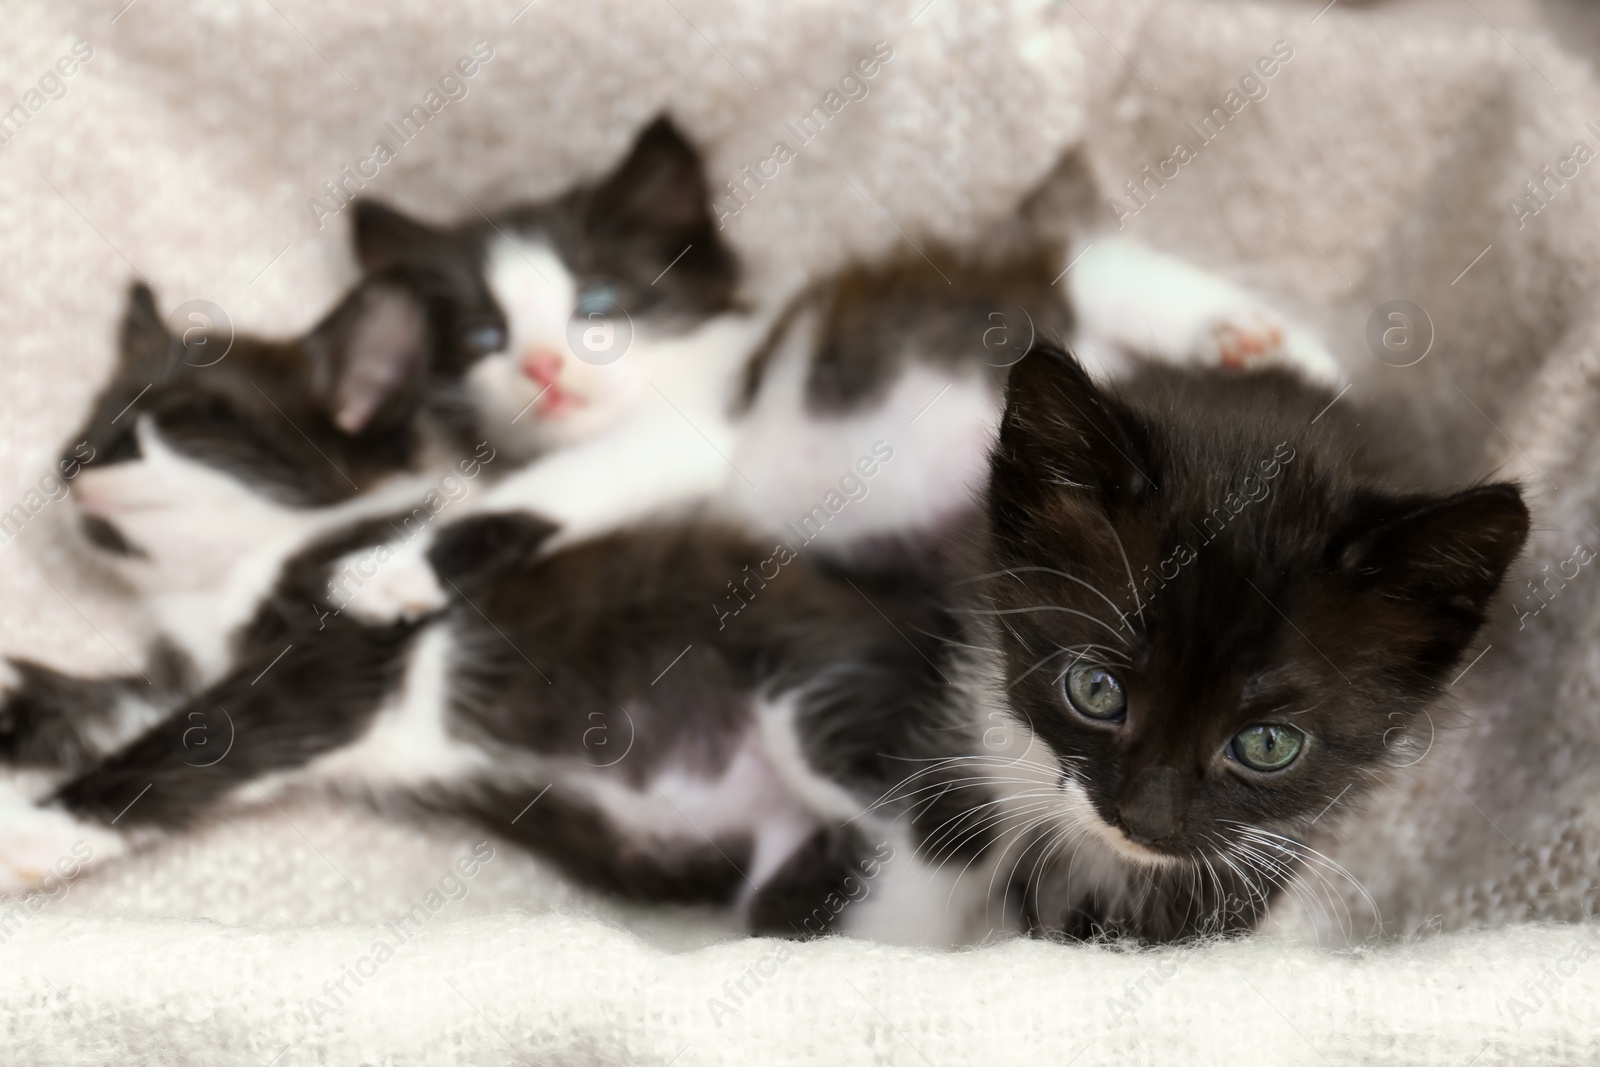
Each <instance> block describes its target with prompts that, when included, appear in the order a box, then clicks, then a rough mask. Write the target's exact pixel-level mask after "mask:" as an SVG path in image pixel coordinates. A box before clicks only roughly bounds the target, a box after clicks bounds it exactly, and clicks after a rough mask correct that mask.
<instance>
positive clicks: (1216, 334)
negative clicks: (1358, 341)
mask: <svg viewBox="0 0 1600 1067" xmlns="http://www.w3.org/2000/svg"><path fill="white" fill-rule="evenodd" d="M1195 348H1196V354H1197V355H1198V356H1199V358H1200V360H1201V362H1203V363H1208V364H1212V365H1215V366H1219V367H1225V368H1227V369H1228V370H1255V369H1257V368H1261V367H1285V368H1288V369H1290V370H1295V371H1298V372H1299V373H1300V374H1301V375H1303V376H1304V377H1306V378H1308V379H1310V380H1311V381H1314V382H1316V383H1318V384H1320V385H1337V384H1339V382H1340V380H1341V375H1340V373H1339V364H1338V362H1337V361H1335V360H1334V358H1333V355H1332V354H1331V353H1330V352H1328V350H1327V349H1325V348H1323V347H1322V345H1321V344H1319V343H1318V342H1317V340H1316V338H1314V337H1312V336H1311V335H1310V334H1309V333H1307V332H1306V331H1305V330H1301V329H1299V328H1297V327H1294V326H1290V325H1289V324H1288V323H1287V322H1285V321H1283V320H1282V319H1279V318H1278V317H1277V316H1275V315H1273V314H1272V313H1271V312H1269V311H1266V310H1264V309H1254V310H1249V311H1238V312H1233V313H1230V314H1227V315H1224V316H1222V317H1221V318H1218V319H1217V320H1215V321H1214V322H1212V323H1211V324H1210V325H1209V326H1208V327H1207V328H1206V329H1205V330H1204V331H1203V332H1202V334H1201V336H1200V338H1199V340H1198V341H1197V343H1196V346H1195Z"/></svg>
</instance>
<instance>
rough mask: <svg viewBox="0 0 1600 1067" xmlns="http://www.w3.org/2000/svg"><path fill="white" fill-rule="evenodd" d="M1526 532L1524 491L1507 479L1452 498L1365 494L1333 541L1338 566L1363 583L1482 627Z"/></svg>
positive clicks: (1526, 514) (1397, 597) (1468, 638)
mask: <svg viewBox="0 0 1600 1067" xmlns="http://www.w3.org/2000/svg"><path fill="white" fill-rule="evenodd" d="M1527 537H1528V507H1527V505H1526V504H1524V503H1523V501H1522V493H1521V492H1520V491H1519V490H1518V489H1517V487H1516V486H1515V485H1510V484H1504V483H1502V484H1497V485H1485V486H1479V487H1477V488H1474V489H1467V490H1464V491H1462V492H1459V493H1456V494H1454V495H1451V496H1446V497H1431V498H1430V497H1399V498H1396V497H1379V496H1369V497H1366V498H1363V499H1360V500H1358V501H1356V502H1355V504H1354V506H1353V517H1352V518H1351V519H1350V520H1349V521H1348V522H1347V523H1346V525H1345V528H1344V531H1343V532H1342V533H1341V534H1340V535H1339V536H1338V537H1336V538H1335V539H1334V541H1333V544H1332V546H1331V547H1332V550H1333V560H1334V565H1335V566H1336V567H1337V568H1338V569H1339V570H1340V571H1341V572H1343V573H1344V574H1346V575H1349V576H1351V577H1352V578H1354V579H1355V580H1356V581H1357V582H1359V583H1360V584H1362V585H1367V586H1370V587H1374V588H1377V589H1379V590H1381V591H1382V592H1383V594H1384V595H1385V596H1387V597H1392V598H1395V599H1399V600H1405V601H1411V602H1413V603H1417V604H1420V605H1422V606H1424V607H1426V608H1428V609H1430V610H1433V611H1438V612H1443V613H1445V614H1448V615H1452V616H1456V617H1458V618H1459V619H1460V620H1461V621H1462V622H1463V623H1467V622H1470V627H1471V630H1476V629H1477V627H1478V625H1479V624H1480V623H1481V622H1482V620H1483V614H1484V611H1485V609H1486V608H1487V607H1488V604H1489V599H1490V598H1491V597H1493V596H1494V593H1495V590H1496V589H1498V588H1499V587H1500V582H1501V579H1503V578H1504V577H1505V573H1506V570H1507V569H1508V568H1509V567H1510V566H1511V563H1512V561H1513V560H1515V559H1516V558H1517V553H1519V552H1521V551H1522V545H1523V542H1524V541H1526V540H1527ZM1471 636H1472V635H1471V632H1468V633H1467V634H1466V635H1465V637H1464V638H1463V639H1462V644H1463V646H1464V645H1465V642H1466V640H1470V639H1471Z"/></svg>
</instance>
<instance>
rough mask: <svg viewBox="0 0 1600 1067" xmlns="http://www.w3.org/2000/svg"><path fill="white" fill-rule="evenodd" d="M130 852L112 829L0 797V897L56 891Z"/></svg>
mask: <svg viewBox="0 0 1600 1067" xmlns="http://www.w3.org/2000/svg"><path fill="white" fill-rule="evenodd" d="M127 850H128V845H127V842H126V841H125V840H124V839H123V837H122V835H121V834H119V833H117V832H116V831H115V830H111V829H108V828H107V827H105V826H101V825H100V824H98V823H87V822H82V821H80V820H78V819H75V818H73V817H72V816H71V815H69V814H67V813H66V812H64V811H61V810H59V809H57V808H41V807H37V806H35V805H34V804H33V803H32V802H31V801H30V800H29V799H28V798H27V797H26V796H24V795H22V794H21V793H18V792H13V791H10V790H8V791H7V795H6V796H5V797H4V798H3V799H0V894H12V895H15V894H18V893H23V892H26V891H28V890H32V889H40V890H44V891H54V890H53V886H54V885H56V884H61V885H65V884H66V883H69V882H71V881H72V880H73V879H75V878H78V877H80V876H81V875H82V874H83V871H84V869H85V868H86V867H87V866H88V865H89V864H90V863H91V862H92V863H95V864H99V863H102V862H104V861H105V860H107V859H110V858H112V857H114V856H118V855H121V854H122V853H124V852H126V851H127Z"/></svg>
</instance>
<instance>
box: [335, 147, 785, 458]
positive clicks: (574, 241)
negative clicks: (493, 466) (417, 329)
mask: <svg viewBox="0 0 1600 1067" xmlns="http://www.w3.org/2000/svg"><path fill="white" fill-rule="evenodd" d="M355 219H356V221H355V244H356V252H357V255H358V257H359V258H360V260H361V264H362V267H363V269H365V270H367V271H368V272H383V271H400V272H404V273H405V274H406V275H407V276H408V277H410V278H411V279H413V281H414V283H415V284H417V285H418V286H419V287H420V288H423V289H424V290H426V291H427V292H428V293H430V295H431V296H432V298H433V300H434V301H435V303H437V304H438V305H440V306H442V307H445V308H452V309H465V310H464V311H458V312H457V313H458V314H470V315H471V316H472V317H473V318H474V319H475V320H477V321H481V322H483V323H487V324H491V325H489V326H487V327H485V328H483V329H481V331H480V332H479V334H478V337H479V340H480V342H481V347H480V348H479V349H478V350H475V351H473V352H471V353H469V354H468V356H467V358H458V359H457V360H455V361H454V363H453V365H452V366H451V367H450V369H451V371H453V372H454V373H455V374H457V375H459V377H460V378H461V379H462V381H463V382H464V385H465V388H464V390H463V391H462V393H461V396H460V403H461V407H462V409H463V410H464V411H465V412H468V413H470V415H469V417H471V418H473V419H474V420H475V422H476V425H477V426H478V427H479V428H480V429H479V432H480V434H481V435H486V436H487V437H488V438H489V439H490V440H491V441H492V442H493V444H494V445H495V447H496V448H498V449H500V450H502V451H504V452H505V453H506V454H507V455H508V456H509V457H510V458H511V459H513V460H516V461H522V460H527V459H530V458H532V457H534V456H537V455H539V454H541V453H543V452H547V451H549V450H551V449H555V448H560V447H562V446H565V445H569V444H573V443H576V442H579V441H583V440H588V439H590V438H593V437H595V436H597V435H599V434H601V433H604V432H605V431H606V430H608V429H610V428H612V427H613V426H615V425H616V424H617V423H619V422H621V421H622V420H624V419H627V418H629V417H630V416H631V415H633V413H634V412H635V410H636V409H638V408H639V407H640V406H642V405H649V404H652V403H657V404H658V403H660V402H661V395H662V391H663V390H664V391H665V395H666V396H668V397H671V398H673V399H677V400H682V401H684V402H688V403H692V402H693V399H692V398H687V399H686V398H684V397H683V395H682V394H684V393H685V392H688V393H691V394H692V393H695V392H696V391H697V390H700V389H703V388H704V387H705V386H704V384H703V383H706V382H712V383H720V382H721V381H722V380H724V379H726V378H727V377H729V376H731V375H732V374H734V373H736V368H737V367H738V366H739V365H740V364H741V363H742V362H743V361H744V359H745V357H746V355H747V354H748V352H749V349H750V347H751V346H752V345H753V343H754V340H755V338H756V336H757V335H758V334H759V323H758V322H757V321H756V320H755V319H754V318H752V317H750V316H749V315H746V314H743V313H742V312H741V308H740V306H739V304H738V302H737V300H736V295H735V294H736V287H737V283H738V265H737V261H736V260H735V258H734V256H733V254H732V252H731V251H730V250H729V249H728V247H727V246H726V245H725V244H724V243H723V242H722V240H721V239H720V238H719V237H718V235H717V229H716V227H715V226H713V225H712V215H711V211H710V200H709V196H708V193H707V187H706V181H705V177H704V174H703V173H702V168H701V163H700V157H699V154H698V153H697V152H696V151H695V149H694V147H693V146H692V145H690V144H689V143H688V142H687V141H686V140H685V139H684V138H683V136H682V134H680V133H679V132H678V130H677V129H676V127H674V126H673V124H672V122H671V121H670V120H669V119H667V118H659V119H657V120H656V121H655V122H653V123H651V124H650V125H649V126H647V127H646V128H645V129H644V130H643V131H642V132H641V133H640V134H639V135H638V137H637V139H636V140H635V142H634V145H633V148H632V149H631V151H630V152H629V154H628V156H627V157H626V158H625V159H624V160H623V161H622V162H621V163H620V164H619V165H618V166H617V168H616V169H615V170H613V171H612V172H611V173H610V174H608V175H607V176H605V177H604V178H602V179H601V180H600V181H598V182H596V183H594V184H591V185H580V186H578V187H576V188H574V189H572V190H571V191H569V192H567V193H564V194H562V195H561V196H558V197H555V198H552V199H550V200H547V201H543V202H539V203H531V204H524V205H520V206H517V207H513V208H510V209H507V210H505V211H501V212H497V213H496V214H495V215H494V217H492V218H474V219H472V220H470V221H468V222H466V223H464V224H462V225H460V226H456V227H451V228H435V227H432V226H428V225H426V224H424V223H421V222H418V221H416V220H413V219H410V218H408V217H407V216H405V215H402V214H400V213H399V212H397V211H395V210H393V209H392V208H389V207H386V206H384V205H382V204H379V203H377V202H375V201H370V200H365V201H358V202H357V204H356V216H355Z"/></svg>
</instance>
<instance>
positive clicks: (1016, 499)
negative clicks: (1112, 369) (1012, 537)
mask: <svg viewBox="0 0 1600 1067" xmlns="http://www.w3.org/2000/svg"><path fill="white" fill-rule="evenodd" d="M1147 437H1148V434H1147V431H1146V430H1145V428H1144V426H1143V425H1142V424H1141V423H1140V421H1139V420H1138V419H1137V418H1136V417H1135V416H1134V415H1133V414H1132V413H1131V412H1129V411H1128V410H1127V409H1126V408H1125V407H1123V406H1122V404H1121V403H1119V402H1118V401H1117V399H1116V398H1115V397H1113V396H1111V395H1109V394H1107V393H1106V392H1104V391H1103V390H1101V389H1100V388H1099V387H1098V386H1096V385H1095V384H1094V382H1093V381H1091V380H1090V378H1089V375H1088V373H1087V372H1086V371H1085V370H1084V369H1083V365H1082V364H1080V363H1079V362H1078V361H1077V360H1076V359H1075V358H1073V357H1072V356H1071V355H1070V354H1068V353H1066V352H1064V351H1062V350H1061V349H1059V348H1057V347H1055V346H1054V345H1050V344H1045V343H1042V342H1041V343H1038V344H1035V345H1034V346H1033V348H1032V349H1031V350H1029V352H1028V354H1027V355H1026V356H1024V357H1023V358H1022V360H1021V362H1019V363H1018V364H1017V365H1016V366H1015V367H1013V368H1012V369H1011V377H1010V379H1009V380H1008V381H1007V383H1006V406H1005V415H1004V416H1003V418H1002V420H1001V423H1000V441H999V445H998V447H996V449H995V451H994V456H993V459H992V460H991V490H990V492H991V498H992V499H993V500H994V502H995V503H996V504H998V505H1011V506H1020V507H1024V508H1026V507H1029V506H1030V505H1033V506H1037V505H1038V504H1039V503H1040V502H1041V501H1042V500H1044V499H1045V498H1046V496H1047V495H1059V494H1061V493H1062V492H1063V490H1065V491H1067V492H1069V493H1070V492H1072V491H1073V490H1079V491H1082V492H1083V493H1085V494H1086V495H1087V496H1088V498H1089V500H1091V501H1092V502H1094V503H1095V504H1098V505H1099V506H1100V507H1102V508H1105V509H1107V510H1108V511H1116V510H1118V508H1119V507H1120V506H1121V505H1123V504H1126V503H1128V502H1131V501H1132V500H1133V499H1135V498H1136V497H1137V496H1138V495H1139V494H1140V493H1142V492H1144V491H1145V490H1147V489H1148V488H1150V487H1151V486H1152V485H1153V483H1152V482H1151V481H1150V478H1149V476H1148V475H1147V474H1146V472H1145V468H1146V467H1147V464H1146V463H1145V460H1144V458H1143V457H1144V453H1145V452H1146V449H1145V448H1144V447H1143V444H1144V442H1145V441H1146V440H1147Z"/></svg>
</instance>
